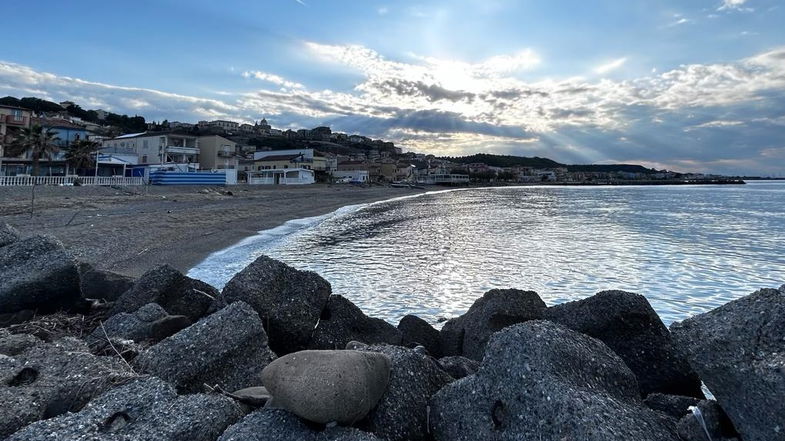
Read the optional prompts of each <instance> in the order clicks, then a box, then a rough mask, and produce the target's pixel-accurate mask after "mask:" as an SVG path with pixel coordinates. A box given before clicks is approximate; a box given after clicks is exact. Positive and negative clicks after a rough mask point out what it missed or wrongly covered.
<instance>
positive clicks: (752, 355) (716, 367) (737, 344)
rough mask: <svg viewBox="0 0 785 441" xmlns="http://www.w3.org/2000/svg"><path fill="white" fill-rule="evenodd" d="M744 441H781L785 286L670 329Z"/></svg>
mask: <svg viewBox="0 0 785 441" xmlns="http://www.w3.org/2000/svg"><path fill="white" fill-rule="evenodd" d="M671 333H672V335H673V339H674V341H675V343H676V345H677V346H678V348H679V349H680V350H681V351H683V352H684V353H686V354H687V358H688V359H689V361H690V364H691V365H692V367H693V368H695V370H696V371H697V372H698V374H699V375H700V378H701V379H702V380H703V382H704V383H706V386H707V387H708V388H709V390H710V391H711V392H712V394H714V396H715V397H716V398H717V401H718V402H719V404H720V406H722V408H723V409H724V410H725V412H726V413H727V414H728V416H729V417H730V419H731V421H732V422H733V425H734V426H735V427H736V430H738V432H739V433H740V434H741V437H742V439H744V441H764V440H766V441H775V440H785V400H783V399H782V397H785V285H783V286H782V287H780V288H779V289H761V290H760V291H756V292H754V293H752V294H750V295H748V296H746V297H742V298H740V299H738V300H734V301H732V302H730V303H728V304H726V305H723V306H721V307H719V308H717V309H714V310H712V311H709V312H707V313H705V314H700V315H697V316H695V317H692V318H690V319H687V320H684V321H683V322H680V323H674V324H673V325H671Z"/></svg>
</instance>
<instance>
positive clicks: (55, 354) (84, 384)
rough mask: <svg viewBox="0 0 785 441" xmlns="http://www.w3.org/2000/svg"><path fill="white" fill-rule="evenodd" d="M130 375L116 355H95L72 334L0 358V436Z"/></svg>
mask: <svg viewBox="0 0 785 441" xmlns="http://www.w3.org/2000/svg"><path fill="white" fill-rule="evenodd" d="M133 376H134V375H133V373H132V372H131V371H130V370H129V369H128V368H127V367H126V366H125V365H124V364H123V363H122V362H121V361H120V360H118V359H117V358H110V357H96V356H94V355H92V354H90V353H89V351H88V350H87V346H86V345H85V344H84V342H82V341H79V340H76V339H73V338H66V339H63V340H60V341H57V342H55V343H49V344H44V343H41V344H36V345H33V346H30V347H28V348H27V349H26V350H24V351H22V352H19V353H18V354H16V355H13V356H12V357H7V356H0V403H3V405H2V406H0V439H4V438H5V437H6V436H8V435H10V434H12V433H14V432H15V431H17V430H19V429H20V428H22V427H24V426H26V425H27V424H30V423H32V422H34V421H37V420H40V419H42V418H51V417H54V416H57V415H60V414H63V413H65V412H68V411H77V410H79V409H81V408H82V407H83V406H84V405H85V404H87V402H88V401H90V400H91V399H92V398H93V397H95V396H98V395H100V394H101V393H103V392H104V391H106V390H108V389H109V388H111V387H112V386H114V385H115V384H118V383H121V382H123V381H127V380H128V379H130V378H133Z"/></svg>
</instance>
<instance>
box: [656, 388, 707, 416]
mask: <svg viewBox="0 0 785 441" xmlns="http://www.w3.org/2000/svg"><path fill="white" fill-rule="evenodd" d="M700 401H701V400H700V399H699V398H695V397H685V396H682V395H666V394H660V393H654V394H651V395H649V396H648V397H646V399H645V400H643V404H645V405H646V406H648V407H649V409H654V410H658V411H660V412H662V413H664V414H667V415H669V416H671V417H673V418H676V419H677V420H678V419H680V418H681V417H683V416H684V415H687V414H688V413H690V411H689V408H690V406H697V405H698V403H699V402H700Z"/></svg>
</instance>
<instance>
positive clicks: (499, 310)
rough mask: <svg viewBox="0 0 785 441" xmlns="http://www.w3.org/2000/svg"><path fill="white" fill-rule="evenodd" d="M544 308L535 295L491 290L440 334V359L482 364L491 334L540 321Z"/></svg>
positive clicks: (529, 292) (452, 320) (516, 290)
mask: <svg viewBox="0 0 785 441" xmlns="http://www.w3.org/2000/svg"><path fill="white" fill-rule="evenodd" d="M546 308H547V306H546V305H545V302H543V301H542V299H541V298H540V296H539V295H537V293H536V292H534V291H521V290H518V289H492V290H490V291H488V292H486V293H485V294H483V296H482V297H480V298H479V299H477V300H476V301H475V302H474V304H473V305H472V306H471V308H469V310H468V311H467V312H466V313H465V314H463V315H462V316H460V317H457V318H454V319H451V320H448V321H447V322H446V323H445V324H444V327H443V328H442V330H441V341H442V355H445V356H450V355H463V356H465V357H468V358H471V359H473V360H478V361H479V360H482V357H483V354H484V353H485V345H486V344H487V343H488V339H489V338H490V337H491V335H492V334H493V333H494V332H497V331H500V330H502V329H504V328H505V327H507V326H510V325H514V324H516V323H522V322H525V321H528V320H537V319H541V318H542V316H543V314H544V313H545V310H546Z"/></svg>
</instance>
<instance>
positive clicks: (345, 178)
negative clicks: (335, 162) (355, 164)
mask: <svg viewBox="0 0 785 441" xmlns="http://www.w3.org/2000/svg"><path fill="white" fill-rule="evenodd" d="M332 176H333V179H334V180H335V181H336V182H344V183H352V184H365V183H367V182H369V181H370V177H369V176H368V170H335V171H333V172H332Z"/></svg>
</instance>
